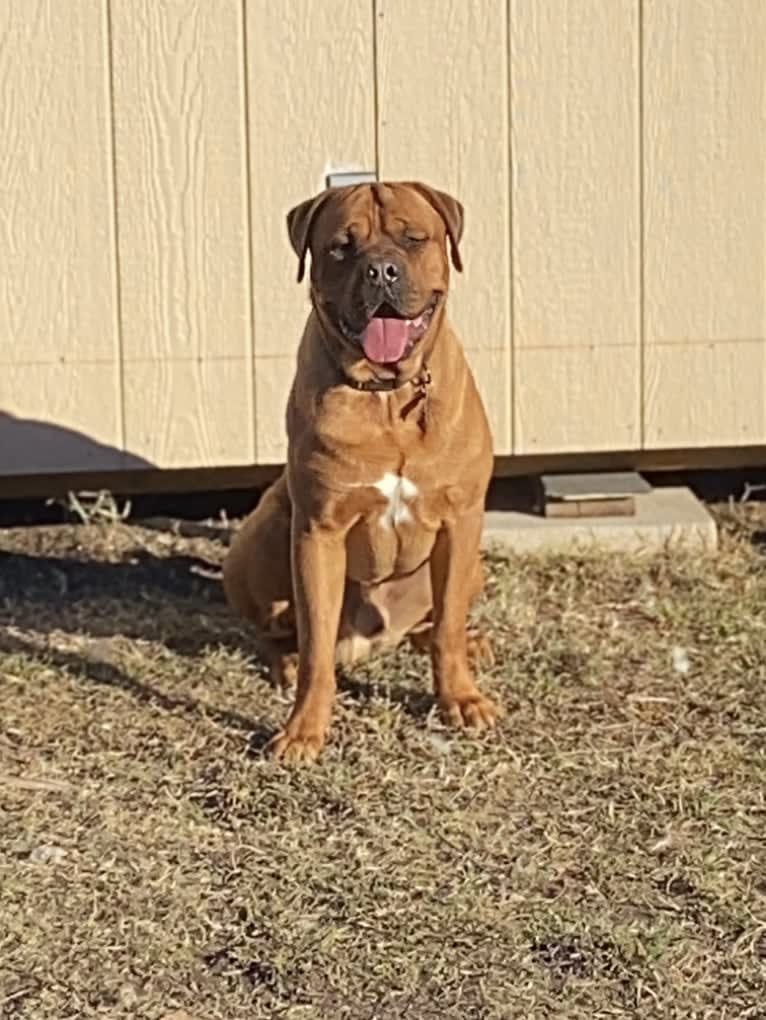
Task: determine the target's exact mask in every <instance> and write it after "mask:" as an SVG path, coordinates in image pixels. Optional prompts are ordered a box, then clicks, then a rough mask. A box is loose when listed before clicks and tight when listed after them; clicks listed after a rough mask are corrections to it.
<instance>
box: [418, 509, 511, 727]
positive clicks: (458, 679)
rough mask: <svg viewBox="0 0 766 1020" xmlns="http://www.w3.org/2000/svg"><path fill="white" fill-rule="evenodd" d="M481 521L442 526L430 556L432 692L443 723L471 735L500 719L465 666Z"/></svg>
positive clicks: (470, 518)
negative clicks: (470, 729) (471, 730)
mask: <svg viewBox="0 0 766 1020" xmlns="http://www.w3.org/2000/svg"><path fill="white" fill-rule="evenodd" d="M482 519H483V513H482V511H481V509H480V508H479V509H477V510H475V511H472V512H470V513H467V514H465V515H463V516H461V517H459V518H458V519H457V520H455V521H454V522H450V523H446V524H445V525H444V526H443V527H442V529H441V530H440V531H439V534H438V535H437V538H436V543H435V545H434V548H433V551H432V553H431V586H432V588H433V615H434V626H433V632H432V637H431V660H432V663H433V671H434V691H435V694H436V698H437V700H438V703H439V707H440V709H441V711H442V714H443V715H444V717H445V718H446V719H447V721H448V722H450V723H452V724H453V725H455V726H471V727H474V728H476V729H483V728H484V727H487V726H494V724H495V721H496V719H497V716H498V714H499V713H498V709H497V706H496V705H495V704H494V702H492V701H490V699H489V698H486V697H484V695H483V694H482V693H481V691H480V690H479V689H478V687H477V686H476V682H475V681H474V678H473V674H472V672H471V668H470V666H469V663H468V637H467V633H466V628H467V622H468V609H469V605H470V601H471V596H472V595H473V594H474V592H472V590H471V578H472V576H473V574H474V572H475V570H476V561H477V559H478V556H479V546H480V543H481V528H482Z"/></svg>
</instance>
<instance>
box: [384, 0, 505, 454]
mask: <svg viewBox="0 0 766 1020" xmlns="http://www.w3.org/2000/svg"><path fill="white" fill-rule="evenodd" d="M506 6H507V5H506V0H484V2H482V3H467V2H465V0H444V2H442V3H440V4H439V8H438V16H435V12H434V8H433V6H431V5H430V4H426V3H412V2H410V0H378V2H377V4H376V9H377V18H376V24H377V58H378V62H377V69H378V111H379V121H378V131H379V153H380V168H379V169H380V175H381V177H382V178H384V179H388V180H408V179H413V178H415V179H418V178H419V179H421V180H423V181H425V182H427V183H429V184H432V185H434V186H435V187H439V188H443V189H444V190H446V191H449V192H451V193H452V194H454V195H455V196H456V197H457V198H459V199H460V200H461V201H462V202H463V204H464V205H465V208H466V233H465V240H464V244H463V257H464V262H465V273H464V275H463V276H462V277H460V276H459V275H458V274H453V280H452V288H453V291H452V296H451V298H450V302H451V304H450V309H451V311H450V314H451V318H452V319H453V321H454V323H455V325H456V327H457V329H458V331H459V333H460V336H461V339H462V340H463V343H464V345H465V347H466V349H467V351H468V354H469V358H470V359H471V361H472V364H473V367H474V370H475V371H476V376H477V381H478V382H479V385H480V387H481V389H482V392H483V394H484V397H485V400H486V403H487V405H488V407H490V408H491V417H492V426H493V432H494V436H495V447H496V451H497V453H509V452H510V448H511V435H510V345H511V329H510V266H509V255H510V250H509V249H510V240H509V239H510V211H509V185H508V176H509V171H508V101H507V100H508V97H507V85H508V36H507V24H506ZM490 352H491V353H490Z"/></svg>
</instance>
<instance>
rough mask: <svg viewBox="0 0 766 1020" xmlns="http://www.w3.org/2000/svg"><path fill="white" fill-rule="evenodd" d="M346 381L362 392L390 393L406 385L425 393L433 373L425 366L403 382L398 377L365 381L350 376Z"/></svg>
mask: <svg viewBox="0 0 766 1020" xmlns="http://www.w3.org/2000/svg"><path fill="white" fill-rule="evenodd" d="M344 381H345V383H346V385H347V386H350V387H351V388H352V389H353V390H359V391H360V392H362V393H390V392H392V391H393V390H400V389H402V388H403V387H405V386H414V387H415V389H416V390H421V391H423V393H425V390H426V387H427V386H428V385H429V384H430V382H431V373H430V372H429V371H428V369H427V368H426V367H425V366H423V368H422V369H421V370H420V372H419V373H418V374H417V375H415V376H413V377H412V378H411V379H405V380H403V381H402V382H399V381H398V380H397V379H368V380H366V381H365V382H360V381H359V380H357V379H349V378H346V379H345V380H344Z"/></svg>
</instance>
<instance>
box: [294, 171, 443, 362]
mask: <svg viewBox="0 0 766 1020" xmlns="http://www.w3.org/2000/svg"><path fill="white" fill-rule="evenodd" d="M287 226H288V230H289V233H290V241H291V243H292V246H293V248H294V249H295V252H296V254H297V256H298V259H299V267H298V280H299V281H300V280H302V279H303V275H304V271H305V263H306V256H307V253H308V252H310V253H311V293H312V300H313V302H314V307H315V308H316V310H317V314H318V315H319V317H320V320H321V322H322V325H323V328H324V331H325V333H326V334H327V335H328V336H330V337H331V338H332V340H333V341H334V342H335V343H336V344H337V345H338V354H339V356H341V357H342V360H359V359H362V358H366V359H367V361H368V362H370V363H372V364H373V365H375V366H377V368H376V374H377V373H378V372H379V371H380V370H382V372H383V374H389V373H391V374H397V373H398V372H399V371H400V368H401V366H402V365H404V364H406V363H412V362H415V361H416V359H418V357H420V359H422V357H423V355H424V353H425V352H426V351H427V349H428V348H429V346H430V343H431V342H432V339H433V337H434V336H435V334H436V332H438V322H439V321H440V319H441V316H442V310H443V306H444V301H445V297H446V294H447V288H448V286H449V258H448V255H447V246H448V245H449V250H450V255H451V258H452V264H453V265H454V267H455V268H456V269H457V270H458V271H459V270H461V269H462V264H461V261H460V252H459V248H458V245H459V243H460V238H461V235H462V232H463V207H462V206H461V204H460V203H459V202H458V201H457V200H456V199H454V198H452V197H450V196H449V195H446V194H444V192H441V191H436V190H434V189H433V188H430V187H428V186H426V185H424V184H415V183H412V184H362V185H351V186H349V187H345V188H330V189H328V190H327V191H324V192H322V193H321V194H320V195H317V196H316V197H315V198H311V199H308V200H307V201H306V202H303V203H301V205H299V206H297V207H296V208H295V209H293V210H292V211H291V212H290V213H289V214H288V217H287Z"/></svg>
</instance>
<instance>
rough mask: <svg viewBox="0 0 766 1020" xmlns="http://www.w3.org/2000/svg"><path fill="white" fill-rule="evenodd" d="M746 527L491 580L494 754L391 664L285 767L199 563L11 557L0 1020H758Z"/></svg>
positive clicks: (756, 620)
mask: <svg viewBox="0 0 766 1020" xmlns="http://www.w3.org/2000/svg"><path fill="white" fill-rule="evenodd" d="M758 517H759V513H758V510H757V509H753V510H747V511H745V510H743V511H742V512H741V513H740V514H739V515H738V519H737V520H734V521H732V520H727V522H726V526H725V534H724V537H723V547H722V551H721V553H720V555H719V556H718V557H717V558H716V559H710V560H705V559H702V558H699V557H695V558H681V557H674V558H654V559H652V558H646V559H632V560H627V559H619V558H615V557H610V558H578V559H572V558H569V559H567V558H558V559H550V560H542V559H519V560H512V561H510V562H502V561H495V562H494V563H493V564H492V567H493V570H492V585H491V589H490V592H489V594H488V597H487V599H486V601H485V603H484V604H483V606H482V607H481V610H480V615H481V616H482V617H483V618H484V619H485V620H486V621H487V622H489V623H491V625H492V626H493V628H494V631H495V636H496V653H497V665H496V666H495V667H494V668H493V669H492V670H490V671H489V672H488V673H487V675H486V676H485V678H484V683H485V685H486V687H487V688H488V689H489V690H491V691H492V692H493V694H495V695H496V696H497V697H498V698H500V699H501V700H502V701H503V702H504V703H505V705H506V706H507V709H508V718H507V720H506V721H505V723H504V725H503V728H502V730H501V731H500V732H499V733H498V734H496V735H491V736H488V737H486V738H482V739H474V740H471V739H465V738H463V737H461V736H456V735H453V734H452V733H450V732H448V731H446V730H445V729H443V728H442V726H441V725H440V724H439V722H438V720H437V719H436V718H434V717H433V715H432V714H431V713H430V702H429V700H428V698H427V696H426V692H427V682H426V679H425V676H426V674H427V669H426V662H425V660H424V659H423V658H421V657H417V656H415V655H412V654H410V653H404V652H402V653H401V654H398V655H397V656H395V657H393V658H391V659H388V660H386V661H384V662H378V663H374V664H371V665H369V666H368V667H367V668H363V669H359V670H357V671H355V672H354V674H353V675H352V676H348V677H346V678H345V679H343V680H342V683H341V688H342V690H341V694H340V698H339V704H338V707H337V711H336V714H335V725H334V729H333V739H332V742H331V744H330V746H329V748H328V750H327V752H326V754H325V756H324V758H323V760H322V762H321V764H320V765H319V766H317V767H315V768H313V769H303V770H291V769H288V768H284V767H280V766H275V765H274V764H272V763H270V762H269V761H267V760H265V759H264V758H263V756H262V754H261V748H262V746H263V743H264V742H265V740H266V739H268V737H269V736H270V735H271V733H272V732H273V730H274V728H275V727H276V726H277V725H278V724H279V722H280V720H282V719H283V718H284V716H285V713H286V711H287V708H288V701H287V700H286V699H285V697H284V695H282V694H280V693H278V692H275V691H274V690H272V689H271V688H270V687H269V685H268V684H267V682H266V681H265V679H264V677H263V675H262V673H261V672H260V669H259V666H258V664H257V662H256V660H255V659H254V657H253V654H252V644H251V641H250V638H249V636H248V633H247V630H246V629H245V628H243V627H242V626H240V624H239V622H238V620H236V619H235V618H233V617H232V616H231V615H230V614H229V613H228V611H227V610H226V607H225V606H224V604H223V602H222V598H221V593H220V590H219V585H218V583H217V582H216V580H215V579H214V578H211V576H210V566H211V565H213V567H215V564H216V563H217V562H218V561H220V558H221V556H222V552H223V547H222V546H221V545H220V544H219V543H218V542H217V541H216V540H214V539H207V538H193V539H185V538H180V537H176V536H174V535H171V534H168V533H162V532H157V531H152V530H149V529H146V528H139V527H130V526H127V525H122V524H119V525H114V526H104V527H99V526H80V527H74V526H63V527H58V528H46V529H31V530H26V531H21V530H19V531H6V532H0V1016H3V1017H29V1018H35V1020H43V1018H45V1020H47V1018H50V1020H53V1018H55V1020H65V1018H72V1020H74V1018H78V1020H79V1018H84V1017H107V1018H117V1017H142V1018H143V1017H147V1018H151V1020H159V1018H162V1017H165V1016H166V1015H167V1014H173V1013H174V1011H177V1010H178V1011H181V1010H183V1011H188V1013H189V1014H191V1015H193V1016H194V1017H198V1018H200V1020H240V1018H241V1020H252V1018H255V1020H257V1018H272V1017H285V1018H296V1020H298V1018H301V1020H303V1018H318V1020H325V1018H327V1020H331V1018H332V1020H335V1018H338V1020H341V1018H348V1020H393V1018H400V1017H401V1018H404V1017H407V1018H413V1020H431V1018H432V1020H437V1018H439V1020H453V1018H454V1020H457V1018H461V1020H464V1018H467V1020H471V1018H477V1020H478V1018H487V1020H490V1018H497V1020H499V1018H516V1017H518V1018H533V1020H538V1018H540V1020H542V1018H546V1017H561V1018H567V1020H579V1018H588V1020H596V1018H607V1017H609V1018H612V1017H651V1018H666V1017H667V1018H671V1017H673V1018H678V1020H682V1018H683V1020H688V1018H707V1017H709V1018H713V1017H715V1018H716V1020H722V1018H729V1020H733V1018H737V1020H745V1018H750V1020H755V1018H759V1020H763V1018H764V1017H766V751H765V748H766V685H765V683H764V681H765V674H766V561H765V560H764V555H763V553H762V551H761V549H760V547H759V545H758V543H757V541H756V540H755V539H757V538H758V537H759V536H758V534H754V529H756V528H758V526H759V525H758ZM178 1015H179V1016H180V1015H181V1013H179V1014H178Z"/></svg>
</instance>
